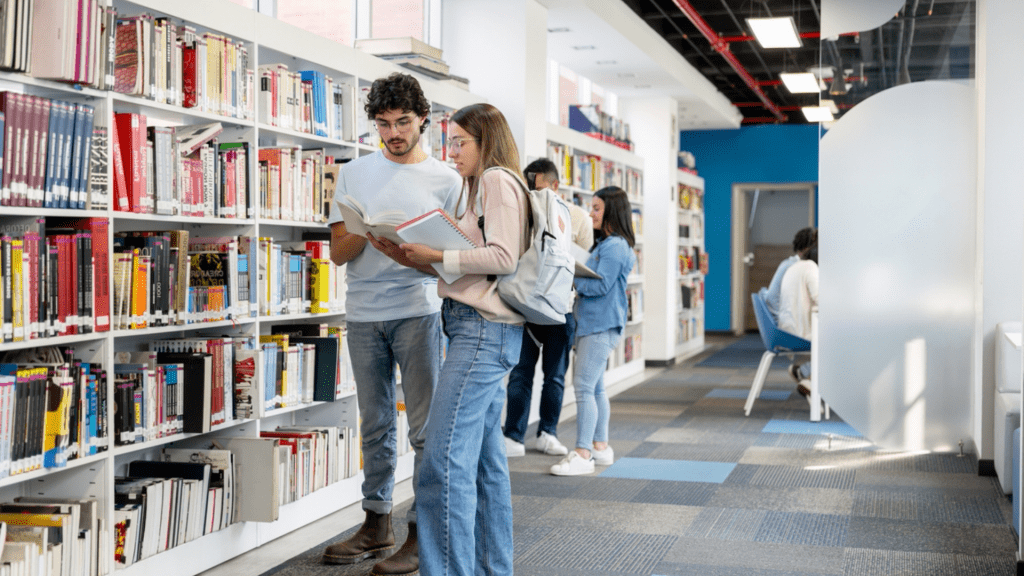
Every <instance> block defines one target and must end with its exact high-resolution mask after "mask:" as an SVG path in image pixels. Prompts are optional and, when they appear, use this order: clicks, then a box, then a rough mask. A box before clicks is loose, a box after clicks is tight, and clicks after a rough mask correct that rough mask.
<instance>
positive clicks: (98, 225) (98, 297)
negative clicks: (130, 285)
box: [57, 218, 110, 332]
mask: <svg viewBox="0 0 1024 576" xmlns="http://www.w3.org/2000/svg"><path fill="white" fill-rule="evenodd" d="M62 225H63V224H61V223H60V221H58V223H57V226H58V227H61V226H62ZM66 225H67V227H69V228H74V229H76V230H88V231H89V232H90V234H91V236H92V267H93V268H92V270H93V273H92V278H93V286H92V293H93V306H92V314H93V331H94V332H107V331H108V330H110V262H109V258H108V254H107V247H108V243H107V229H108V228H109V226H110V224H109V221H108V220H107V219H106V218H82V219H79V220H72V221H69V222H67V223H66Z"/></svg>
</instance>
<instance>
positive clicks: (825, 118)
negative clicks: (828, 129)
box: [801, 106, 835, 122]
mask: <svg viewBox="0 0 1024 576" xmlns="http://www.w3.org/2000/svg"><path fill="white" fill-rule="evenodd" d="M801 110H802V111H803V113H804V118H807V121H808V122H831V121H833V120H835V117H834V116H832V111H831V110H829V109H828V107H827V106H804V107H803V108H801Z"/></svg>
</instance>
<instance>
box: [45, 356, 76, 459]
mask: <svg viewBox="0 0 1024 576" xmlns="http://www.w3.org/2000/svg"><path fill="white" fill-rule="evenodd" d="M42 370H43V371H44V374H45V371H46V369H45V368H43V369H42ZM43 377H44V378H45V377H46V376H45V375H44V376H43ZM70 417H71V382H70V380H69V381H68V382H67V383H66V384H63V383H60V382H58V381H57V379H56V378H50V379H49V380H48V381H47V382H46V416H45V420H44V421H43V467H44V468H63V467H64V466H65V465H67V446H68V438H69V437H70V432H71V430H70Z"/></svg>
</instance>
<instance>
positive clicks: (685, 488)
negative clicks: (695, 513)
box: [630, 480, 719, 506]
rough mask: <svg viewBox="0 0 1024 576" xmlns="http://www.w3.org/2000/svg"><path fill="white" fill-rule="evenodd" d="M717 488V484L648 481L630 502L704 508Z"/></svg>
mask: <svg viewBox="0 0 1024 576" xmlns="http://www.w3.org/2000/svg"><path fill="white" fill-rule="evenodd" d="M718 486H719V485H718V484H710V483H706V482H668V481H666V480H649V481H647V484H646V485H645V486H644V487H643V488H642V489H641V490H640V491H639V492H637V494H636V496H634V497H633V498H632V500H630V501H631V502H644V503H648V504H672V505H676V506H704V505H705V504H706V503H707V501H708V500H710V499H711V497H712V496H714V494H715V490H717V489H718Z"/></svg>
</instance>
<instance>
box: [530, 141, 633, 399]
mask: <svg viewBox="0 0 1024 576" xmlns="http://www.w3.org/2000/svg"><path fill="white" fill-rule="evenodd" d="M547 136H548V149H547V151H548V158H549V159H550V160H551V161H552V162H554V163H555V166H558V170H559V177H560V178H561V182H560V183H559V191H560V192H562V194H563V195H564V196H565V198H566V200H568V201H571V202H573V203H575V204H577V205H579V206H582V207H583V208H584V209H585V210H587V211H588V212H589V211H590V204H591V201H592V199H593V195H594V192H596V191H598V190H600V189H601V188H604V187H606V186H618V187H620V188H622V189H623V190H625V191H626V194H627V195H628V196H629V199H630V203H631V204H632V206H633V231H634V234H635V236H636V245H635V246H634V248H633V250H634V252H635V253H636V267H635V268H634V269H633V270H632V271H631V272H630V275H629V278H628V279H627V282H628V285H627V287H626V296H627V303H628V306H627V317H626V328H625V331H624V333H623V337H622V341H621V342H620V343H619V346H618V348H616V350H615V351H613V352H612V355H611V357H610V358H609V360H608V371H607V372H606V374H605V384H606V385H608V386H610V385H613V384H615V383H616V382H619V381H621V380H624V379H626V378H629V377H630V376H634V375H636V374H639V373H641V372H643V369H644V356H643V346H642V344H643V318H644V268H643V266H644V252H643V232H644V228H643V224H644V220H643V158H640V157H639V156H637V155H635V154H633V153H632V152H628V151H626V150H623V149H622V148H619V147H617V146H614V145H612V144H609V143H607V142H604V141H601V140H597V139H595V138H591V137H589V136H587V135H585V134H582V133H580V132H576V131H575V130H571V129H569V128H566V127H564V126H559V125H557V124H548V125H547Z"/></svg>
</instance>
